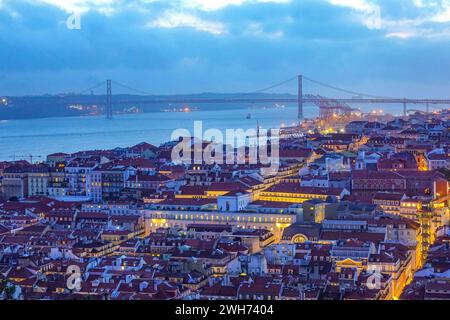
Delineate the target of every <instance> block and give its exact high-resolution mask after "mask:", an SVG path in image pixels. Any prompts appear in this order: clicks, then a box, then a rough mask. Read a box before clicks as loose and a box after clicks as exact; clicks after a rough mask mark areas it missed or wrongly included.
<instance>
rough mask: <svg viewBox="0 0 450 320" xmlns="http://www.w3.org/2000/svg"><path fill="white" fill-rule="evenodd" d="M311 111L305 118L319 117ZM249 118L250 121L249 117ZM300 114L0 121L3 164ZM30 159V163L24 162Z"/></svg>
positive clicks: (288, 119) (287, 120) (278, 121)
mask: <svg viewBox="0 0 450 320" xmlns="http://www.w3.org/2000/svg"><path fill="white" fill-rule="evenodd" d="M317 112H318V111H317V110H316V109H307V110H306V116H307V117H313V116H316V115H317ZM249 113H250V114H251V119H247V115H248V114H249ZM296 117H297V109H296V108H295V107H285V108H267V109H255V108H251V109H250V108H242V109H233V110H215V111H202V110H199V111H193V112H187V113H182V112H157V113H145V114H128V115H116V116H114V119H112V120H107V119H105V118H104V117H75V118H46V119H31V120H0V160H3V161H5V160H9V161H11V160H12V159H14V157H15V158H16V159H19V158H24V157H23V156H24V155H29V154H32V155H38V156H41V158H36V160H43V159H45V156H46V155H48V154H51V153H55V152H67V153H70V152H75V151H81V150H90V149H111V148H115V147H126V146H132V145H134V144H137V143H140V142H143V141H146V142H149V143H152V144H155V145H159V144H161V143H163V142H166V141H169V140H170V138H171V135H172V132H173V131H174V130H176V129H179V128H184V129H187V130H189V131H190V132H193V125H194V121H195V120H201V121H203V130H206V129H210V128H215V129H220V130H222V131H223V132H224V134H225V130H226V129H239V128H242V129H249V128H256V123H257V121H259V124H260V126H262V127H263V128H278V127H280V126H281V125H282V124H284V125H286V126H290V125H292V124H293V123H295V121H296ZM26 159H27V158H26Z"/></svg>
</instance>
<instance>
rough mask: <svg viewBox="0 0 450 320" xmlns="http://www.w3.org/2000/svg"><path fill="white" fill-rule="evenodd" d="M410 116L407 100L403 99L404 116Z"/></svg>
mask: <svg viewBox="0 0 450 320" xmlns="http://www.w3.org/2000/svg"><path fill="white" fill-rule="evenodd" d="M407 115H408V109H407V107H406V99H403V116H405V117H406V116H407Z"/></svg>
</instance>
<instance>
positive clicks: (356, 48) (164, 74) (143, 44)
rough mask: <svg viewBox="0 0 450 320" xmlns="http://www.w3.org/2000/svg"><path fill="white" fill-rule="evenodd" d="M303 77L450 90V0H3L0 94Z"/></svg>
mask: <svg viewBox="0 0 450 320" xmlns="http://www.w3.org/2000/svg"><path fill="white" fill-rule="evenodd" d="M73 14H76V15H79V16H80V27H81V29H79V30H78V29H76V28H75V29H73V27H76V26H77V25H76V22H77V20H76V19H70V18H69V17H71V16H72V18H73V17H74V16H73ZM68 22H69V23H68ZM68 25H69V27H71V28H68ZM299 73H302V74H305V75H307V76H309V77H311V78H314V79H317V80H320V81H323V82H327V83H331V84H334V85H338V86H341V87H344V88H348V89H352V90H354V91H360V92H369V93H372V94H376V95H385V96H396V97H405V96H410V97H418V96H421V97H448V96H450V0H0V77H1V78H2V79H1V81H0V95H2V94H3V95H19V94H40V93H58V92H78V91H81V90H82V89H85V88H88V87H89V86H91V85H93V84H96V83H98V82H100V81H102V80H104V79H114V80H116V81H120V82H122V83H125V84H128V85H130V86H132V87H136V88H141V89H143V90H146V91H149V92H154V93H190V92H236V91H239V92H246V91H253V90H255V89H258V88H261V87H265V86H268V85H270V84H272V83H276V82H279V81H282V80H284V79H288V78H291V77H293V76H295V75H296V74H299ZM294 85H295V84H294V83H292V84H288V85H286V86H285V87H284V88H280V89H279V90H281V91H283V92H294ZM306 87H307V90H308V91H310V92H311V93H318V92H319V93H321V91H320V90H321V89H320V88H318V87H317V86H314V85H312V84H306Z"/></svg>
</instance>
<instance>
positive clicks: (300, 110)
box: [297, 75, 304, 125]
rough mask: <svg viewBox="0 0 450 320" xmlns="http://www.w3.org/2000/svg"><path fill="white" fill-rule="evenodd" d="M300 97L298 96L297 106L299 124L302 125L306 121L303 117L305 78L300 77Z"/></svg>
mask: <svg viewBox="0 0 450 320" xmlns="http://www.w3.org/2000/svg"><path fill="white" fill-rule="evenodd" d="M297 85H298V96H297V106H298V124H299V125H300V124H301V123H302V121H303V119H304V117H303V76H302V75H299V76H298V84H297Z"/></svg>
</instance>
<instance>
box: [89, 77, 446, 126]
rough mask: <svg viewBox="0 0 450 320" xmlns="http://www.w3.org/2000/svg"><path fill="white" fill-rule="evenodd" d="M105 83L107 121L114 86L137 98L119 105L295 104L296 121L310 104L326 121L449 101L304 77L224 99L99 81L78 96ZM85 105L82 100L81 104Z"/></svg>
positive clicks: (302, 118)
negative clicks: (320, 91)
mask: <svg viewBox="0 0 450 320" xmlns="http://www.w3.org/2000/svg"><path fill="white" fill-rule="evenodd" d="M295 80H296V81H297V95H292V96H289V97H277V98H255V97H250V96H251V95H255V94H258V93H265V92H267V91H269V90H272V89H275V88H277V87H280V86H282V85H285V84H287V83H289V82H292V81H295ZM305 81H308V82H310V83H313V84H316V85H319V86H321V87H325V88H327V89H332V90H335V91H338V92H341V93H345V94H350V95H352V97H350V98H329V97H324V96H321V95H313V94H306V93H305V92H304V88H303V84H304V82H305ZM105 84H106V101H105V113H106V117H107V118H108V119H112V117H113V95H112V85H113V84H114V85H116V86H118V87H121V88H124V89H127V90H129V91H132V92H134V93H137V94H138V95H140V97H139V99H129V100H121V101H120V103H121V104H137V103H140V104H160V105H165V104H169V105H170V104H202V103H204V104H226V103H241V104H245V103H248V104H255V103H272V104H275V103H294V104H297V109H298V114H297V115H298V120H299V122H301V121H303V120H304V119H305V117H304V107H305V106H306V105H313V106H316V107H318V108H319V110H320V117H321V118H323V119H326V118H329V117H330V116H331V115H337V116H348V115H350V114H352V113H353V112H357V111H359V109H356V108H354V107H352V106H351V105H352V104H378V105H381V104H400V105H403V115H404V116H406V115H407V114H408V113H409V112H422V113H429V112H430V106H439V105H444V106H447V107H448V106H450V99H427V98H422V99H412V98H391V97H382V96H375V95H371V94H367V93H361V92H356V91H352V90H347V89H343V88H339V87H336V86H333V85H330V84H327V83H324V82H320V81H317V80H314V79H312V78H309V77H306V76H304V75H298V76H295V77H292V78H289V79H287V80H284V81H282V82H279V83H276V84H273V85H271V86H268V87H265V88H262V89H259V90H256V91H252V92H249V93H242V94H237V95H234V96H230V97H225V98H192V97H179V96H177V97H167V98H165V97H161V96H157V95H154V94H151V93H149V92H146V91H143V90H139V89H136V88H133V87H130V86H127V85H124V84H122V83H119V82H116V81H113V80H106V81H103V82H101V83H99V84H97V85H95V86H94V87H91V88H88V89H86V90H84V91H83V92H82V93H81V94H84V93H86V92H87V91H91V92H92V90H94V89H97V88H99V87H104V86H105ZM84 103H86V101H84ZM408 105H414V106H420V105H422V106H425V110H419V109H418V108H417V107H415V108H414V109H408Z"/></svg>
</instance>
